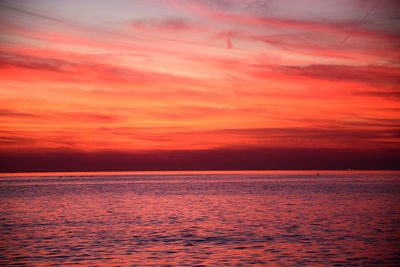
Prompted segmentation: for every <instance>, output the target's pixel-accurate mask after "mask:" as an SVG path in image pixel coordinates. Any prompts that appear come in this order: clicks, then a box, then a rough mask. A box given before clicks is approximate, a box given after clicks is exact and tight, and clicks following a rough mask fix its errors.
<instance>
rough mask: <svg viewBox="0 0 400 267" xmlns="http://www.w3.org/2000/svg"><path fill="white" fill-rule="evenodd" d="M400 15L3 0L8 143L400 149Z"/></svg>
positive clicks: (2, 97) (246, 1) (0, 87)
mask: <svg viewBox="0 0 400 267" xmlns="http://www.w3.org/2000/svg"><path fill="white" fill-rule="evenodd" d="M33 2H34V3H33ZM294 2H295V3H294ZM399 11H400V4H399V2H398V1H395V0H393V1H390V0H387V1H372V0H365V1H359V0H332V1H317V0H299V1H289V0H282V1H267V0H266V1H256V0H242V1H239V0H230V1H228V0H213V1H211V0H209V1H207V0H197V1H195V0H164V1H163V0H158V1H156V0H150V1H139V0H138V1H135V0H118V1H97V0H96V1H95V0H88V1H79V0H71V1H51V0H37V1H29V0H22V1H11V0H10V1H2V2H1V3H0V38H1V43H0V46H1V48H0V151H1V152H4V153H8V152H18V151H52V152H54V151H84V152H96V151H125V152H126V151H128V152H129V151H133V152H134V151H149V150H150V151H151V150H155V149H157V150H205V149H242V148H251V149H254V148H274V149H275V148H352V149H360V148H389V149H392V148H396V149H398V148H399V144H400V142H399V141H400V139H399V137H400V134H399V133H400V132H399V126H400V112H399V111H400V105H399V99H400V98H399V96H400V91H399V83H400V66H399V59H400V50H399V44H400V43H399V40H400V35H399V34H398V33H399V32H400V27H399V25H400V23H399V18H398V14H399Z"/></svg>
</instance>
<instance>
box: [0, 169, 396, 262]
mask: <svg viewBox="0 0 400 267" xmlns="http://www.w3.org/2000/svg"><path fill="white" fill-rule="evenodd" d="M0 265H5V266H67V265H73V266H400V172H395V171H213V172H102V173H22V174H7V173H3V174H0Z"/></svg>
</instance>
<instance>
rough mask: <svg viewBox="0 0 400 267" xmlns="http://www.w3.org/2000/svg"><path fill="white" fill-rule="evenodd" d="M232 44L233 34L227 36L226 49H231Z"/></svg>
mask: <svg viewBox="0 0 400 267" xmlns="http://www.w3.org/2000/svg"><path fill="white" fill-rule="evenodd" d="M232 46H233V45H232V42H231V34H230V33H228V34H227V35H226V48H227V49H231V48H232Z"/></svg>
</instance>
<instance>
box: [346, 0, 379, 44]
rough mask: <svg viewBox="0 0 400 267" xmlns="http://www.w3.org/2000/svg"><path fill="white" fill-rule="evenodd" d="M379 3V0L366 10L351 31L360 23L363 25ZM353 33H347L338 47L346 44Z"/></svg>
mask: <svg viewBox="0 0 400 267" xmlns="http://www.w3.org/2000/svg"><path fill="white" fill-rule="evenodd" d="M380 3H381V0H380V1H378V2H376V4H375V5H374V6H373V7H371V8H370V10H368V12H367V14H365V15H364V17H363V18H362V19H361V20H360V22H359V23H358V24H357V25H356V26H355V27H354V28H353V30H354V29H355V28H357V27H358V26H360V25H361V24H362V23H364V21H365V20H366V19H367V18H368V16H369V15H370V14H371V13H372V12H373V11H374V10H375V8H377V7H378V5H379V4H380ZM352 33H353V31H349V33H348V34H347V35H346V37H344V39H343V41H342V42H341V44H340V47H342V46H343V45H344V43H346V41H347V40H348V39H349V38H350V36H351V35H352Z"/></svg>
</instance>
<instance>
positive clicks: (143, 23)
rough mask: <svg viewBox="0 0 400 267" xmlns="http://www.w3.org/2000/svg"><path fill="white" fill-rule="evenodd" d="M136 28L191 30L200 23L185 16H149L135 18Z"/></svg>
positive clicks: (134, 25) (142, 29)
mask: <svg viewBox="0 0 400 267" xmlns="http://www.w3.org/2000/svg"><path fill="white" fill-rule="evenodd" d="M130 24H131V26H132V27H133V28H134V29H137V30H140V31H148V30H156V31H167V32H170V33H171V32H176V31H189V30H193V29H195V28H196V29H198V27H199V25H198V24H196V23H194V22H192V21H189V20H187V19H183V18H147V19H138V20H134V21H132V22H131V23H130Z"/></svg>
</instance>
